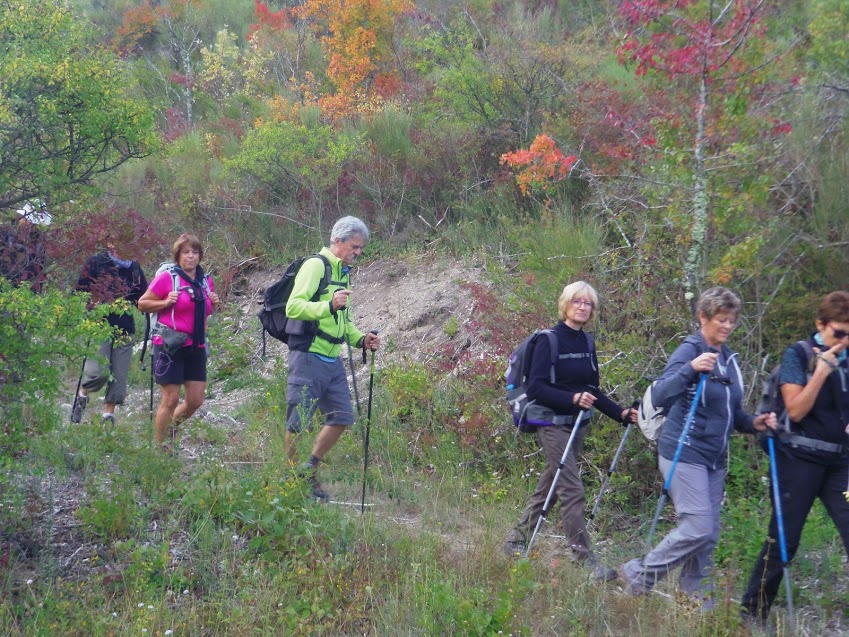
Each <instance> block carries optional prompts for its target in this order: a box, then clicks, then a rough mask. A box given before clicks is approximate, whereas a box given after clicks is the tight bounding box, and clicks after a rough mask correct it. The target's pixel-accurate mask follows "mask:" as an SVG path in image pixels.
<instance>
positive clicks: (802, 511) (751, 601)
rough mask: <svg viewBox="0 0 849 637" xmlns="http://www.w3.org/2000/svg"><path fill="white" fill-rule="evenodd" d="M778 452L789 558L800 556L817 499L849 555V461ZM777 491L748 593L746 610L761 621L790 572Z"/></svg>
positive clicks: (782, 506)
mask: <svg viewBox="0 0 849 637" xmlns="http://www.w3.org/2000/svg"><path fill="white" fill-rule="evenodd" d="M776 452H777V453H776V457H777V458H776V464H777V473H778V485H779V487H780V490H781V513H782V518H783V520H784V537H785V540H786V542H787V559H788V560H789V561H792V560H793V556H794V555H796V550H797V549H798V548H799V539H800V538H801V536H802V528H803V527H804V526H805V519H806V518H807V517H808V513H809V512H810V510H811V507H812V506H813V504H814V500H815V499H816V498H819V499H820V500H821V501H822V503H823V504H824V505H825V508H826V511H828V514H829V516H831V519H832V520H833V521H834V525H835V526H836V527H837V531H838V533H840V538H841V539H842V540H843V548H844V550H845V551H846V554H847V555H849V502H847V501H846V497H845V496H844V495H843V492H844V491H846V489H847V472H849V461H847V460H844V461H843V462H835V463H833V464H821V463H818V462H812V461H810V460H805V459H803V458H799V457H797V456H793V455H791V454H789V453H782V452H781V451H779V450H778V449H776ZM770 479H771V478H770ZM772 494H773V491H772V489H770V501H772V517H771V518H770V520H769V535H768V536H767V539H766V541H765V542H764V545H763V547H762V548H761V552H760V555H759V556H758V559H757V560H756V561H755V566H754V568H753V569H752V575H751V577H749V586H748V588H747V589H746V592H745V594H744V595H743V601H742V609H741V610H742V613H743V614H744V615H749V616H750V617H753V618H758V619H759V620H761V621H764V620H766V618H767V615H769V609H770V607H771V606H772V603H773V601H775V597H776V595H777V594H778V590H779V588H780V586H781V579H782V577H783V575H784V569H783V566H782V563H781V546H780V545H779V543H778V522H777V520H776V516H775V502H774V501H773V495H772Z"/></svg>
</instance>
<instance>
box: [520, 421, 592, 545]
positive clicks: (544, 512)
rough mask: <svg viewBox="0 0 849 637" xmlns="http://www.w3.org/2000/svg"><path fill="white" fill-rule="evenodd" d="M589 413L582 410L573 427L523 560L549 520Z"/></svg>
mask: <svg viewBox="0 0 849 637" xmlns="http://www.w3.org/2000/svg"><path fill="white" fill-rule="evenodd" d="M588 413H589V409H582V410H581V412H580V413H579V414H578V417H577V418H576V419H575V422H574V424H573V425H572V433H571V434H569V442H567V443H566V448H565V449H564V450H563V456H562V457H561V458H560V464H558V465H557V471H556V472H555V473H554V479H553V480H552V481H551V488H550V489H549V490H548V495H547V496H546V498H545V504H543V505H542V512H541V513H540V514H539V518H537V525H536V527H535V528H534V532H533V534H532V535H531V541H530V542H528V545H527V546H526V547H525V550H524V552H523V553H522V557H523V558H527V557H528V555H530V553H531V548H532V547H533V545H534V540H536V537H537V533H539V528H540V527H541V526H542V523H543V522H545V521H546V519H547V518H548V514H549V512H550V511H551V506H552V503H551V500H552V498H553V497H554V490H555V489H556V488H557V482H558V480H560V474H561V473H562V472H563V467H564V465H565V464H566V458H567V457H568V456H569V450H570V449H571V448H572V443H573V442H574V441H575V434H576V433H578V429H580V428H581V421H582V420H583V419H584V416H585V415H587V414H588Z"/></svg>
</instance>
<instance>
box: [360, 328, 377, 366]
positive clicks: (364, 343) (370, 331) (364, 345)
mask: <svg viewBox="0 0 849 637" xmlns="http://www.w3.org/2000/svg"><path fill="white" fill-rule="evenodd" d="M369 334H374V335H375V336H377V330H369ZM372 352H374V350H372ZM373 359H374V356H372V360H373ZM367 360H368V359H367V358H366V338H365V336H364V337H363V365H365V364H366V362H367Z"/></svg>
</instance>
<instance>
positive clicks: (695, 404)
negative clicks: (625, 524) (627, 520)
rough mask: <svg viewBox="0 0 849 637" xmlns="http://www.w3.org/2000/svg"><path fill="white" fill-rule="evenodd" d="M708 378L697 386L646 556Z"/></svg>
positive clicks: (666, 481)
mask: <svg viewBox="0 0 849 637" xmlns="http://www.w3.org/2000/svg"><path fill="white" fill-rule="evenodd" d="M707 378H708V374H707V373H702V375H701V376H700V377H699V384H698V385H696V394H695V396H693V404H692V406H691V407H690V413H689V414H687V420H686V422H685V423H684V428H683V429H682V430H681V437H680V438H678V447H677V448H676V449H675V456H674V457H673V458H672V466H671V467H669V474H668V475H667V476H666V480H665V481H664V483H663V490H661V492H660V499H659V500H658V501H657V509H655V512H654V519H652V521H651V528H650V529H649V535H648V537H647V538H646V547H645V548H646V550H645V552H646V554H648V553H649V552H650V551H651V541H652V538H653V537H654V531H655V529H656V528H657V521H658V519H660V513H661V511H663V505H664V504H666V500H667V498H668V497H669V487H670V485H671V484H672V476H673V475H675V467H677V466H678V460H679V459H680V458H681V452H682V451H683V450H684V441H685V440H686V439H687V434H688V433H690V427H692V426H693V419H694V418H695V416H696V407H698V405H699V399H700V398H701V397H702V391H703V390H704V387H705V382H706V381H707Z"/></svg>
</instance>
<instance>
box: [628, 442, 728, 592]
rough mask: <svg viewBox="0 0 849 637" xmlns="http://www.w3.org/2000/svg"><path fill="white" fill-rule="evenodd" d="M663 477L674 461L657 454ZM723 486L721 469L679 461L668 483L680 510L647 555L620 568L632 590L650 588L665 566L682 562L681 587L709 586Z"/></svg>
mask: <svg viewBox="0 0 849 637" xmlns="http://www.w3.org/2000/svg"><path fill="white" fill-rule="evenodd" d="M658 464H659V465H660V470H661V472H662V473H663V478H664V480H665V479H666V477H667V475H668V474H669V469H670V467H671V466H672V461H671V460H667V459H666V458H664V457H663V456H660V457H659V462H658ZM724 490H725V469H710V468H708V467H706V466H704V465H697V464H685V463H683V462H679V463H678V466H677V467H675V475H674V476H673V477H672V484H671V485H670V486H669V496H670V497H671V498H672V503H673V504H674V505H675V512H676V513H677V514H678V526H676V527H675V528H674V529H672V530H671V531H670V532H669V533H668V534H667V535H666V537H664V538H663V539H662V540H661V541H660V543H659V544H658V545H657V546H655V547H654V548H653V549H652V550H651V551H650V552H649V553H648V555H645V556H643V557H639V558H636V559H633V560H631V561H630V562H628V563H626V564H625V565H624V566H623V567H622V570H623V573H624V576H625V580H626V583H627V584H628V586H629V587H630V588H631V589H632V590H633V591H634V592H648V591H650V590H651V589H652V587H653V586H654V585H655V584H656V583H657V582H659V581H660V580H661V579H663V578H664V577H666V575H667V574H668V573H669V571H670V570H671V569H673V568H675V567H677V566H680V567H681V578H680V580H679V587H680V588H681V590H683V591H684V592H686V593H702V594H703V593H707V592H709V591H710V590H711V589H712V582H711V581H710V579H709V578H710V573H711V570H712V569H713V550H714V549H715V548H716V543H717V541H718V540H719V512H720V508H721V506H722V496H723V492H724Z"/></svg>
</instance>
